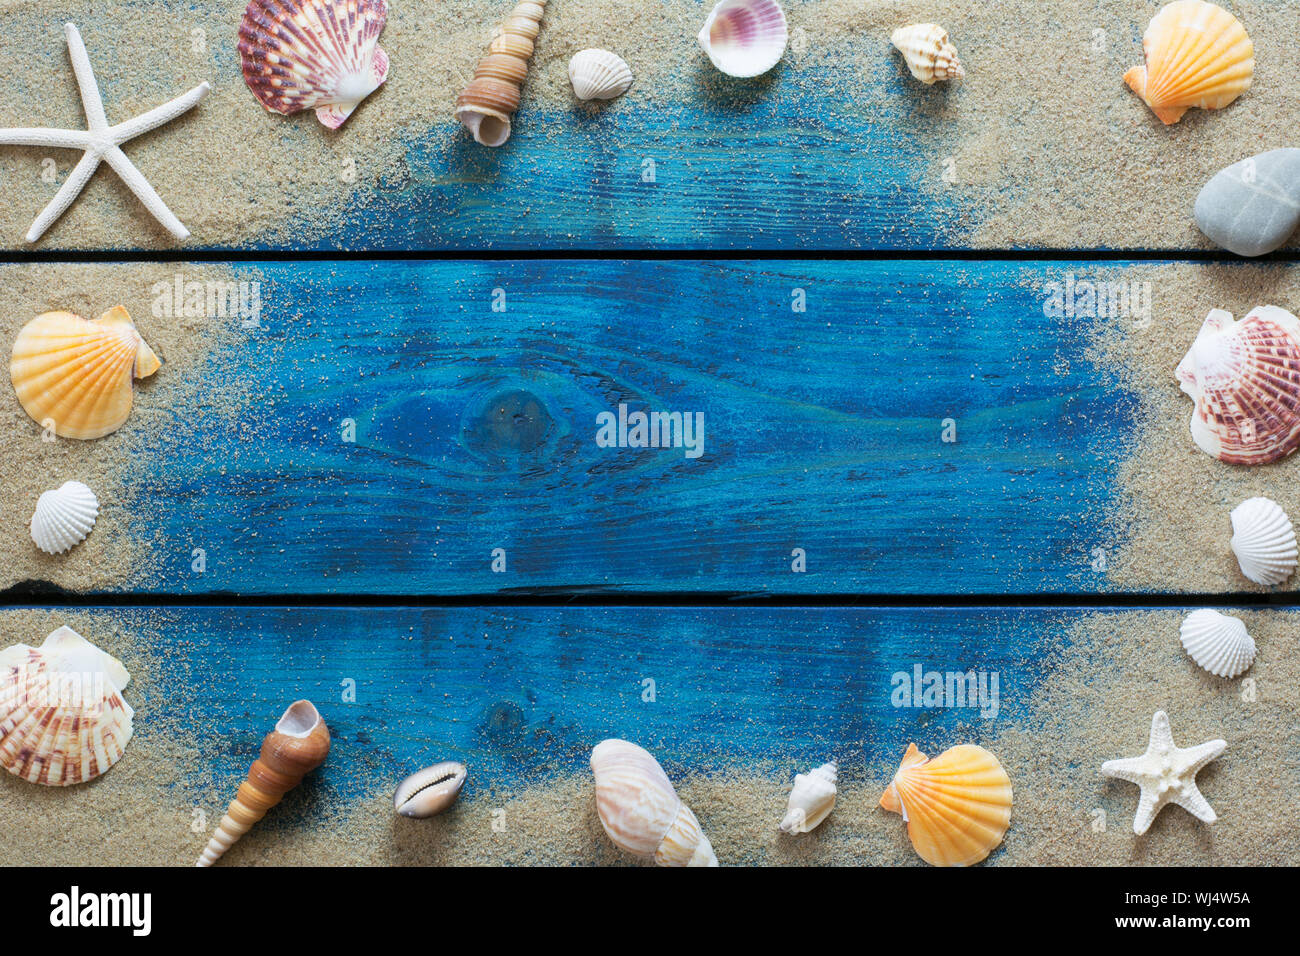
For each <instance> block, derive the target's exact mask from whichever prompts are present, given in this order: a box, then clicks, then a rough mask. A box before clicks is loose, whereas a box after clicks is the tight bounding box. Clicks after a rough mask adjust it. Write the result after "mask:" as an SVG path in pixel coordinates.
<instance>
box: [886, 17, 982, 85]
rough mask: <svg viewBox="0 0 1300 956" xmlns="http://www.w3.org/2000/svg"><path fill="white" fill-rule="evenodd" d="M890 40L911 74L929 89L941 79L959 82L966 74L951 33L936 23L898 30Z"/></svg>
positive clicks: (915, 25)
mask: <svg viewBox="0 0 1300 956" xmlns="http://www.w3.org/2000/svg"><path fill="white" fill-rule="evenodd" d="M889 41H890V42H891V43H893V44H894V46H896V47H897V48H898V49H899V51H900V52H901V53H902V54H903V59H904V60H905V61H906V62H907V69H908V70H909V71H910V72H911V74H912V75H913V76H914V77H916V78H917V79H918V80H920V81H921V82H922V83H924V84H925V85H926V86H932V85H934V84H935V83H937V82H938V81H940V80H960V79H962V78H963V77H964V76H965V75H966V71H965V70H964V69H963V68H962V65H961V60H959V59H958V58H957V48H956V47H955V46H953V45H952V42H951V41H950V40H949V39H948V31H947V30H945V29H944V28H943V27H941V26H938V25H937V24H934V23H916V24H913V25H912V26H908V27H899V28H898V29H897V30H895V31H894V33H893V36H891V37H890V38H889Z"/></svg>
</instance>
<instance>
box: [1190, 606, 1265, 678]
mask: <svg viewBox="0 0 1300 956" xmlns="http://www.w3.org/2000/svg"><path fill="white" fill-rule="evenodd" d="M1179 634H1180V635H1181V636H1182V642H1183V650H1185V651H1187V654H1188V656H1189V657H1191V659H1192V660H1194V661H1195V662H1196V664H1197V666H1198V667H1200V668H1202V669H1203V670H1207V671H1209V672H1210V673H1211V674H1214V675H1215V676H1216V677H1236V676H1238V675H1239V674H1244V673H1245V672H1246V671H1247V670H1249V669H1250V665H1251V664H1253V663H1255V641H1254V639H1253V638H1252V637H1251V636H1250V635H1249V634H1247V633H1246V625H1245V624H1243V623H1242V622H1241V621H1239V620H1237V618H1235V617H1228V616H1227V615H1226V614H1220V613H1219V612H1218V611H1215V610H1213V609H1211V608H1203V609H1201V610H1199V611H1193V612H1192V613H1191V614H1189V615H1187V617H1186V618H1184V620H1183V624H1182V627H1180V628H1179Z"/></svg>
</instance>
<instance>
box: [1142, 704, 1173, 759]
mask: <svg viewBox="0 0 1300 956" xmlns="http://www.w3.org/2000/svg"><path fill="white" fill-rule="evenodd" d="M1174 749H1175V748H1174V733H1173V731H1172V730H1170V729H1169V715H1168V714H1166V713H1165V712H1164V711H1163V710H1157V711H1156V712H1155V716H1153V717H1152V718H1151V742H1150V745H1149V746H1148V747H1147V750H1148V752H1149V751H1152V750H1155V751H1171V750H1174Z"/></svg>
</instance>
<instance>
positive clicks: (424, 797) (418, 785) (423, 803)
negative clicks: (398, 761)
mask: <svg viewBox="0 0 1300 956" xmlns="http://www.w3.org/2000/svg"><path fill="white" fill-rule="evenodd" d="M467 773H468V772H467V771H466V770H465V765H464V764H463V763H456V762H455V761H452V760H448V761H446V762H445V763H439V764H434V765H433V766H432V767H426V768H424V769H423V770H419V771H416V772H415V773H413V774H411V775H410V776H409V777H407V778H406V779H405V780H403V781H402V782H401V783H399V784H398V785H397V792H396V793H395V794H393V809H394V810H396V811H397V812H398V813H399V814H400V815H401V816H404V817H421V818H422V817H432V816H435V815H437V814H439V813H442V811H444V810H446V809H447V808H448V807H450V806H451V805H452V804H453V803H455V802H456V798H457V797H458V796H460V788H461V787H463V786H465V777H466V776H467Z"/></svg>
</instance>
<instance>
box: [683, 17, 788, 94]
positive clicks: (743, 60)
mask: <svg viewBox="0 0 1300 956" xmlns="http://www.w3.org/2000/svg"><path fill="white" fill-rule="evenodd" d="M789 38H790V32H789V28H788V27H787V26H786V22H785V11H784V10H782V9H781V5H780V4H779V3H777V2H776V0H721V2H719V3H718V4H717V5H716V6H715V7H714V8H713V10H712V11H710V13H709V16H708V19H707V20H705V21H704V26H703V27H702V28H701V29H700V35H699V40H700V46H701V47H703V48H704V52H705V53H707V54H708V56H709V59H710V60H711V61H712V62H713V65H714V66H716V67H717V68H718V69H719V70H721V71H722V72H723V73H726V74H727V75H728V76H735V77H741V78H748V77H751V76H760V75H761V74H763V73H766V72H767V71H768V70H770V69H772V67H774V66H776V64H777V63H778V62H779V61H780V59H781V57H782V56H783V55H784V54H785V44H786V41H787V40H788V39H789Z"/></svg>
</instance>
